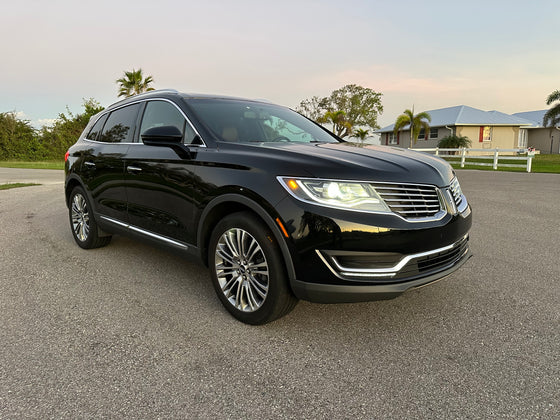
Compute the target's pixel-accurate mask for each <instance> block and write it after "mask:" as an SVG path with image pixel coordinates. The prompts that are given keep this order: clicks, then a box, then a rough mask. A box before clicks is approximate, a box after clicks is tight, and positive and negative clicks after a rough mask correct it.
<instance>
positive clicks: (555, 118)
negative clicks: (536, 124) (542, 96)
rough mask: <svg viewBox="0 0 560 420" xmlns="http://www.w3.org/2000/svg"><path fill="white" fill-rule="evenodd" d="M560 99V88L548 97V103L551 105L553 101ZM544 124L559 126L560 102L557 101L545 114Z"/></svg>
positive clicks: (546, 125)
mask: <svg viewBox="0 0 560 420" xmlns="http://www.w3.org/2000/svg"><path fill="white" fill-rule="evenodd" d="M556 101H560V90H555V91H554V92H552V93H551V94H550V95H548V98H546V104H547V105H551V104H552V103H553V102H556ZM543 125H544V126H545V127H557V126H558V125H560V103H557V104H556V105H554V106H553V107H552V108H550V109H549V110H548V111H546V114H544V117H543Z"/></svg>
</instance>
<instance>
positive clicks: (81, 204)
mask: <svg viewBox="0 0 560 420" xmlns="http://www.w3.org/2000/svg"><path fill="white" fill-rule="evenodd" d="M69 216H70V228H71V229H72V236H73V237H74V240H75V241H76V243H77V244H78V245H79V246H80V247H82V248H84V249H91V248H99V247H102V246H105V245H107V244H108V243H109V242H110V241H111V236H99V232H98V229H97V223H96V222H95V218H94V216H93V210H92V208H91V206H90V204H89V201H88V199H87V196H86V194H85V192H84V190H83V188H82V187H75V188H74V189H73V190H72V193H71V194H70V206H69Z"/></svg>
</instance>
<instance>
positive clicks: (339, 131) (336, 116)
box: [317, 111, 352, 138]
mask: <svg viewBox="0 0 560 420" xmlns="http://www.w3.org/2000/svg"><path fill="white" fill-rule="evenodd" d="M317 121H318V122H319V123H321V124H324V123H330V124H332V126H333V128H332V132H333V133H334V134H336V135H337V136H338V137H340V138H343V137H346V136H348V135H350V133H352V123H351V122H350V121H348V120H347V119H346V112H344V111H328V112H326V113H325V115H323V116H322V117H321V118H319V119H318V120H317Z"/></svg>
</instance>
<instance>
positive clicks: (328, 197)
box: [278, 177, 391, 213]
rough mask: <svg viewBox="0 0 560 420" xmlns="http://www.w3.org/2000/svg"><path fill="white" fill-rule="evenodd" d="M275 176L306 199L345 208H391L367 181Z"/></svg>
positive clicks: (293, 191) (287, 187)
mask: <svg viewBox="0 0 560 420" xmlns="http://www.w3.org/2000/svg"><path fill="white" fill-rule="evenodd" d="M278 180H279V181H280V183H281V184H282V185H283V186H284V188H286V189H287V190H288V192H289V193H290V194H291V195H293V196H294V197H295V198H297V199H299V200H301V201H305V202H308V203H312V204H319V205H322V206H326V207H335V208H340V209H346V210H356V211H367V212H387V213H390V212H391V211H390V210H389V208H388V207H387V205H386V204H385V202H384V201H383V200H382V199H381V197H379V195H378V194H377V192H376V191H375V189H374V188H373V186H372V185H371V184H368V183H367V182H351V181H337V180H330V179H314V178H290V177H278Z"/></svg>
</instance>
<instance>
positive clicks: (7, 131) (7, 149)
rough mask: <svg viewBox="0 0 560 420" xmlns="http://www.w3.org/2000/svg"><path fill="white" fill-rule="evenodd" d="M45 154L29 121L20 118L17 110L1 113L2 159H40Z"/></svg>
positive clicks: (0, 145) (0, 155) (0, 141)
mask: <svg viewBox="0 0 560 420" xmlns="http://www.w3.org/2000/svg"><path fill="white" fill-rule="evenodd" d="M43 154H44V153H43V150H42V148H41V144H40V142H39V141H38V138H37V133H36V131H35V129H34V128H33V127H32V126H31V123H30V122H29V121H27V120H20V119H19V118H17V115H16V113H15V112H2V113H0V160H9V159H16V160H18V159H27V160H38V159H41V158H43Z"/></svg>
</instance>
